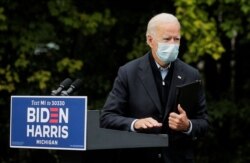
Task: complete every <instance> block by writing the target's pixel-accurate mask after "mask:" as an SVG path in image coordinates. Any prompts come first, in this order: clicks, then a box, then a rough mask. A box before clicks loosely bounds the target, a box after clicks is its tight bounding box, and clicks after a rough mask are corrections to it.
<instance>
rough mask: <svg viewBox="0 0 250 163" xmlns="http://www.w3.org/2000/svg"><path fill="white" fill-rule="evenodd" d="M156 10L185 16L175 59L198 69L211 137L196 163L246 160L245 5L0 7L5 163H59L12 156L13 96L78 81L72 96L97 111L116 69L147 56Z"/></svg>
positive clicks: (54, 157)
mask: <svg viewBox="0 0 250 163" xmlns="http://www.w3.org/2000/svg"><path fill="white" fill-rule="evenodd" d="M160 12H169V13H173V14H175V15H176V16H177V17H178V18H179V20H180V22H181V25H182V40H181V49H180V54H179V58H181V59H182V60H184V61H185V62H187V63H189V64H191V65H192V66H194V67H196V68H198V69H199V70H200V72H201V74H202V77H203V81H204V86H205V89H206V93H207V103H208V111H209V115H210V119H211V129H210V131H209V133H208V134H207V135H206V136H205V137H204V138H203V139H202V140H201V141H200V142H199V143H198V144H197V146H196V162H197V163H199V162H203V163H214V162H220V163H246V162H249V161H250V155H249V151H250V141H249V139H250V132H249V129H250V118H249V117H250V100H249V91H250V73H249V69H250V64H249V60H250V54H249V53H250V50H249V47H250V16H249V15H250V1H249V0H199V1H198V0H157V1H149V0H144V1H135V0H134V1H128V0H119V1H117V0H91V1H82V0H74V1H71V0H39V1H37V0H18V1H11V0H1V1H0V94H1V96H0V162H1V163H5V162H6V163H7V162H8V163H9V162H10V163H19V162H21V163H26V162H27V163H29V162H33V161H32V160H33V158H34V157H35V156H41V159H40V160H43V159H45V158H46V162H61V160H60V152H56V151H55V150H54V151H53V150H52V151H51V150H32V149H14V148H9V127H10V124H9V122H10V97H11V95H50V94H51V91H52V90H53V89H56V88H57V87H58V85H59V83H60V82H61V81H62V80H64V79H65V78H67V77H69V78H71V79H76V78H81V79H83V84H82V86H81V88H80V90H79V91H78V92H77V94H76V95H80V96H88V109H100V108H101V107H102V106H103V104H104V101H105V99H106V97H107V94H108V92H109V91H110V90H111V87H112V84H113V81H114V78H115V76H116V73H117V70H118V68H119V66H121V65H123V64H124V63H126V62H128V61H130V60H132V59H134V58H138V57H140V56H142V55H144V54H145V53H146V52H147V51H148V50H149V48H148V47H147V45H146V39H145V32H146V26H147V23H148V20H149V19H150V18H151V17H152V16H154V15H155V14H157V13H160ZM44 153H46V154H45V155H43V154H44ZM43 156H44V157H43ZM42 157H43V159H42Z"/></svg>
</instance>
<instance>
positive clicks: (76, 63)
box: [57, 58, 83, 74]
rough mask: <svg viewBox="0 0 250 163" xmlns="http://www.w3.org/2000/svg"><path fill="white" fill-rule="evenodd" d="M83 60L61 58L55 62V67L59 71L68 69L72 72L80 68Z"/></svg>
mask: <svg viewBox="0 0 250 163" xmlns="http://www.w3.org/2000/svg"><path fill="white" fill-rule="evenodd" d="M82 68H83V62H82V61H80V60H75V59H70V58H63V59H62V60H61V61H58V62H57V69H58V71H59V72H63V71H68V73H69V74H74V73H75V72H77V71H80V70H82Z"/></svg>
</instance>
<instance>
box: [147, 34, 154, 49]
mask: <svg viewBox="0 0 250 163" xmlns="http://www.w3.org/2000/svg"><path fill="white" fill-rule="evenodd" d="M152 40H153V37H152V36H151V35H147V44H148V46H150V47H152Z"/></svg>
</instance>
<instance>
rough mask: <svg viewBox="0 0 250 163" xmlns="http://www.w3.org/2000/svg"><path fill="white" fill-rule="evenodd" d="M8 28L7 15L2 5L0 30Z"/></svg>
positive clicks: (0, 8)
mask: <svg viewBox="0 0 250 163" xmlns="http://www.w3.org/2000/svg"><path fill="white" fill-rule="evenodd" d="M5 30H7V25H6V16H5V15H4V8H2V7H0V31H5Z"/></svg>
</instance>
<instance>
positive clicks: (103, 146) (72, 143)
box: [10, 96, 168, 163]
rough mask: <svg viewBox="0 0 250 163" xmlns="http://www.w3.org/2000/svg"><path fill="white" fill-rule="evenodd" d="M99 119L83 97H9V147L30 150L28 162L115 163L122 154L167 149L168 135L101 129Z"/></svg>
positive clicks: (96, 112) (98, 112) (96, 111)
mask: <svg viewBox="0 0 250 163" xmlns="http://www.w3.org/2000/svg"><path fill="white" fill-rule="evenodd" d="M75 108H79V109H75ZM99 117H100V110H87V98H86V96H75V97H72V96H71V97H70V98H68V97H51V96H11V119H10V122H11V123H10V124H11V125H10V126H11V127H10V147H13V148H29V149H32V151H31V153H32V154H31V160H32V161H31V162H38V163H40V162H50V160H53V159H54V160H55V159H56V160H57V162H58V160H59V162H60V163H72V162H74V163H78V162H79V163H80V162H81V163H82V162H84V163H95V162H100V160H101V162H102V163H105V162H107V163H116V162H119V161H117V160H119V158H121V157H119V156H120V153H124V152H120V151H122V150H126V149H128V150H129V151H130V152H131V151H132V153H136V152H133V150H134V149H143V150H144V149H145V148H150V149H151V148H162V147H167V146H168V135H165V134H146V133H136V132H129V131H121V130H113V129H106V128H100V127H99V126H100V125H99ZM69 119H70V120H69ZM69 127H70V129H73V130H71V132H70V133H68V128H69ZM72 131H73V132H72ZM69 134H70V136H68V135H69ZM48 138H49V139H48ZM85 138H86V139H85ZM58 139H59V140H58ZM58 141H60V143H58ZM33 149H34V150H33ZM36 149H46V150H36ZM51 149H55V150H57V151H54V152H51V153H50V151H48V150H51ZM140 151H141V150H140ZM150 152H151V151H150ZM52 153H53V154H52ZM136 154H137V153H136ZM143 154H145V153H143ZM52 162H53V161H52Z"/></svg>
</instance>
